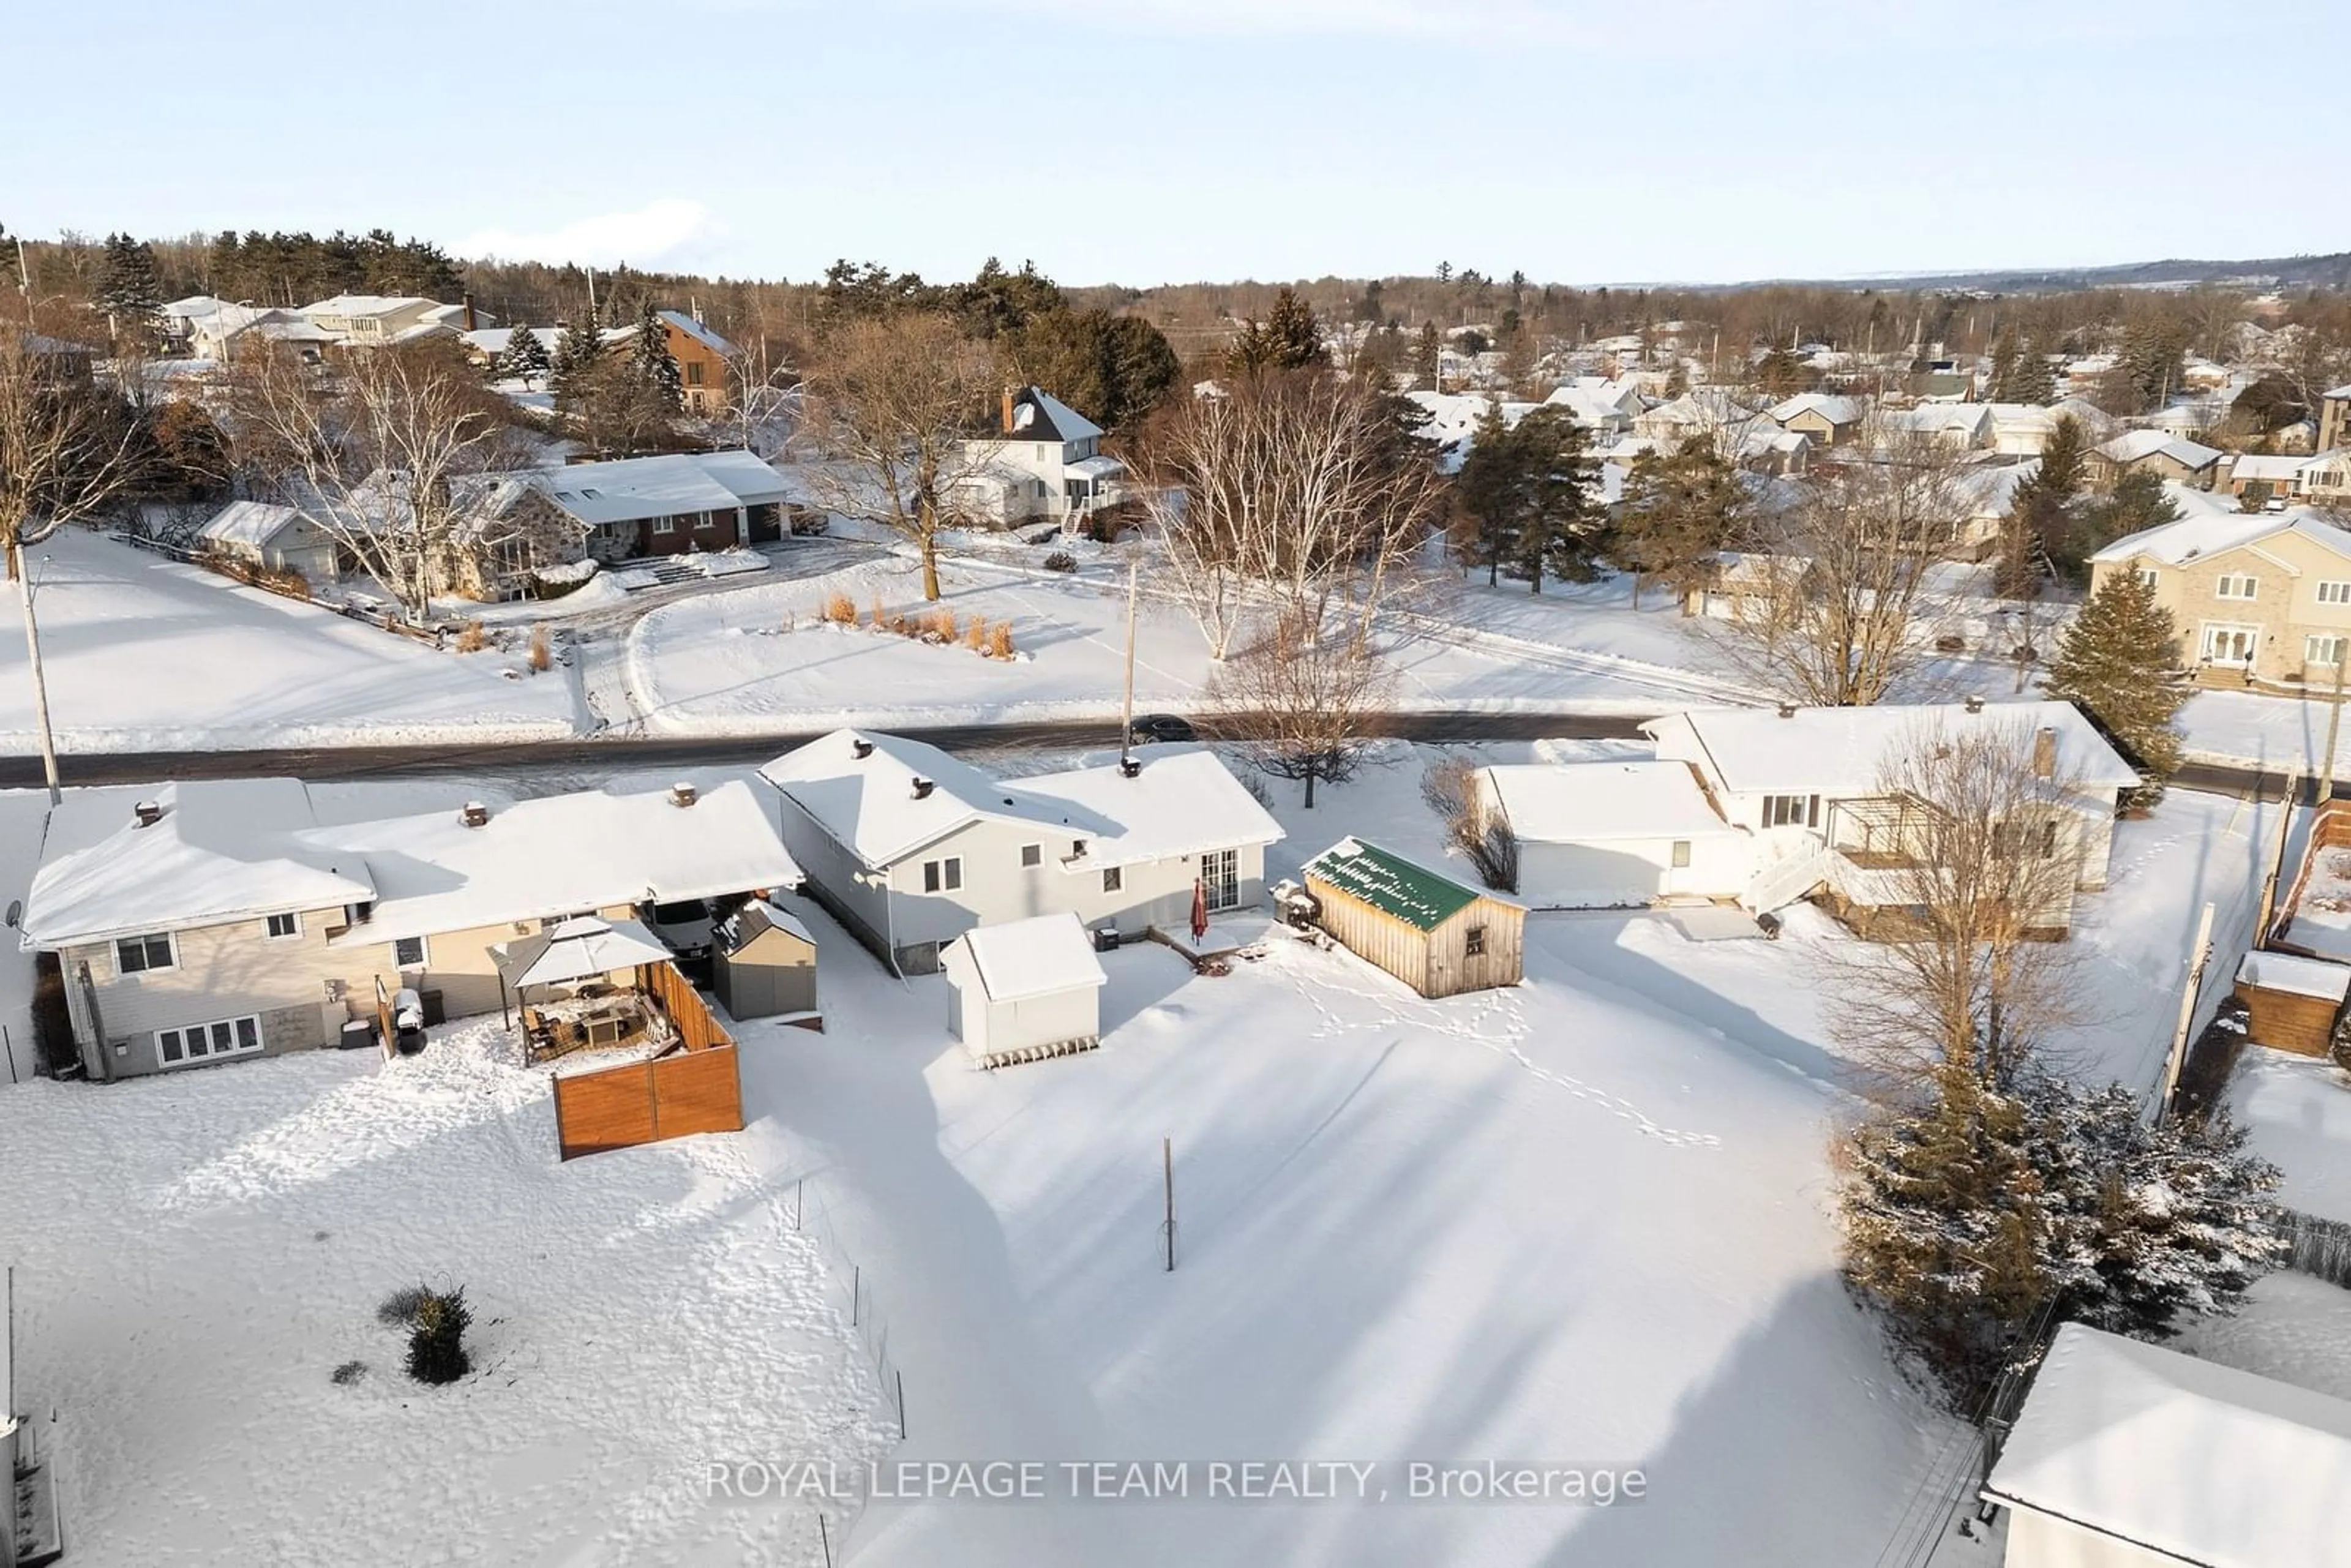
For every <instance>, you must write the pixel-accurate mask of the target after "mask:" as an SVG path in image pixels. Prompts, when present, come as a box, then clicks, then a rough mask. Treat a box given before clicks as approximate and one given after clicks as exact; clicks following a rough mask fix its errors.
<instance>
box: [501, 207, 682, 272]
mask: <svg viewBox="0 0 2351 1568" xmlns="http://www.w3.org/2000/svg"><path fill="white" fill-rule="evenodd" d="M718 234H719V228H718V225H716V223H714V222H713V221H712V219H711V216H710V209H709V208H708V207H705V206H704V205H703V204H701V203H700V202H695V201H688V200H686V199H684V197H678V196H665V197H664V198H662V199H661V200H660V201H656V202H650V203H647V204H645V205H644V206H642V207H639V208H638V209H637V210H636V211H634V212H628V213H599V214H596V215H594V216H592V217H585V218H575V219H573V220H572V221H571V222H569V223H568V224H559V225H557V226H556V227H554V228H551V229H547V230H544V231H542V232H539V233H535V234H524V233H518V232H517V231H515V230H513V229H483V230H480V231H479V232H477V233H475V234H470V235H466V236H465V238H464V239H461V240H459V241H458V242H457V245H456V246H455V249H456V253H457V254H458V255H459V256H496V257H498V258H499V259H501V260H506V261H575V262H579V263H581V264H582V265H585V266H590V267H611V266H612V265H614V264H615V263H618V262H622V261H625V262H627V263H629V264H630V265H631V266H632V267H651V266H653V265H655V264H656V263H662V262H679V261H683V260H684V259H686V257H687V255H688V253H690V252H693V251H695V250H698V249H699V248H701V247H702V246H704V245H705V244H706V243H707V242H708V241H710V240H713V239H715V238H716V237H717V236H718Z"/></svg>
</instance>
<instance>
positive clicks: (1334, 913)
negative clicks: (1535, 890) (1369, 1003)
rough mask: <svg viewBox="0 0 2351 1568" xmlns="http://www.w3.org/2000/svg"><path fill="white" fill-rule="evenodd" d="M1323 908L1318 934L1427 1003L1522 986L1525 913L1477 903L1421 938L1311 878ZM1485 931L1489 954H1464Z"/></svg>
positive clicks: (1488, 902) (1509, 906) (1488, 901)
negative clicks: (1477, 929)
mask: <svg viewBox="0 0 2351 1568" xmlns="http://www.w3.org/2000/svg"><path fill="white" fill-rule="evenodd" d="M1306 884H1307V889H1308V891H1310V892H1311V893H1312V894H1314V896H1315V898H1316V899H1317V900H1319V901H1320V903H1321V904H1322V917H1321V924H1322V929H1323V930H1325V931H1327V932H1329V933H1330V934H1331V935H1332V936H1335V937H1337V938H1338V939H1339V941H1340V943H1341V944H1342V945H1343V946H1345V947H1346V949H1347V950H1348V951H1349V952H1351V953H1353V954H1354V955H1355V956H1357V957H1359V958H1362V959H1363V960H1364V962H1366V963H1368V964H1372V965H1375V966H1376V967H1380V968H1382V969H1384V970H1386V971H1387V972H1388V973H1389V974H1391V975H1394V976H1395V977H1396V978H1397V979H1399V980H1402V981H1403V982H1404V983H1405V985H1407V986H1410V987H1411V988H1413V989H1414V990H1416V991H1418V992H1419V993H1420V994H1421V995H1422V996H1424V997H1449V996H1453V995H1455V994H1456V993H1458V992H1461V991H1477V990H1484V989H1485V988H1488V987H1490V986H1514V985H1517V984H1518V983H1519V979H1520V975H1521V973H1522V971H1523V966H1524V962H1525V936H1526V911H1524V910H1522V909H1520V908H1519V907H1518V906H1517V905H1515V904H1503V903H1500V902H1499V901H1497V900H1494V899H1490V898H1480V899H1479V900H1478V902H1477V903H1475V904H1470V905H1469V906H1468V908H1466V909H1463V910H1461V911H1460V912H1459V913H1458V914H1457V915H1454V916H1453V917H1452V918H1451V919H1450V920H1447V921H1446V922H1445V923H1444V924H1443V925H1439V926H1438V927H1437V929H1436V930H1434V931H1428V932H1424V931H1421V930H1420V929H1418V928H1417V927H1416V926H1414V925H1410V924H1409V923H1407V922H1405V921H1402V920H1398V919H1397V918H1396V917H1395V916H1394V915H1388V914H1386V913H1384V912H1383V911H1381V910H1379V909H1377V908H1375V907H1374V906H1373V905H1372V904H1367V903H1365V902H1364V900H1362V899H1360V898H1357V897H1356V896H1355V895H1354V894H1351V893H1348V892H1346V891H1345V890H1343V889H1342V888H1339V887H1335V886H1333V885H1332V884H1331V883H1327V882H1324V881H1323V880H1322V878H1320V877H1318V876H1314V875H1312V874H1311V873H1310V874H1309V875H1308V877H1307V879H1306ZM1474 925H1483V926H1484V927H1485V929H1486V951H1485V952H1484V953H1483V954H1481V955H1479V956H1477V957H1471V956H1468V953H1467V951H1466V948H1467V946H1468V937H1469V929H1470V927H1471V926H1474Z"/></svg>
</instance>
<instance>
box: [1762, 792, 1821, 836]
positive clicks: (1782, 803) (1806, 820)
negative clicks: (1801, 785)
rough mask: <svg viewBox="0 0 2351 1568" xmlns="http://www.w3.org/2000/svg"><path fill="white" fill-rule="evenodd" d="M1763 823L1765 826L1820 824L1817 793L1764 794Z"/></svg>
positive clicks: (1810, 826)
mask: <svg viewBox="0 0 2351 1568" xmlns="http://www.w3.org/2000/svg"><path fill="white" fill-rule="evenodd" d="M1763 825H1764V826H1765V827H1767V828H1817V827H1819V826H1820V825H1821V798H1820V797H1819V796H1818V795H1766V796H1764V797H1763Z"/></svg>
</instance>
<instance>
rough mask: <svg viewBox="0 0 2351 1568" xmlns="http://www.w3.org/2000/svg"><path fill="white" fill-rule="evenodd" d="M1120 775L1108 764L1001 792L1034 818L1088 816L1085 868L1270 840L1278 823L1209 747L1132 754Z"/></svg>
mask: <svg viewBox="0 0 2351 1568" xmlns="http://www.w3.org/2000/svg"><path fill="white" fill-rule="evenodd" d="M1135 762H1136V765H1137V771H1136V772H1135V775H1134V777H1133V778H1132V779H1130V778H1128V777H1127V776H1126V774H1125V772H1124V771H1123V769H1121V768H1119V766H1118V765H1117V764H1116V763H1112V764H1110V765H1109V766H1107V767H1102V768H1079V769H1077V770H1075V771H1074V772H1069V773H1046V774H1040V775H1038V776H1037V777H1034V778H1029V779H1013V780H1012V781H1011V782H1009V783H1008V784H1007V785H1006V786H1005V789H1006V790H1007V791H1008V792H1009V793H1010V794H1012V795H1014V796H1015V797H1016V798H1018V799H1019V800H1022V801H1023V803H1024V804H1025V805H1026V806H1027V807H1028V808H1029V810H1027V811H1026V812H1025V813H1024V814H1025V815H1028V816H1029V818H1030V819H1031V820H1035V819H1037V818H1039V817H1040V816H1043V815H1045V814H1046V813H1049V812H1051V811H1053V810H1062V811H1065V812H1067V813H1068V816H1067V817H1066V818H1065V821H1069V822H1071V823H1073V824H1074V823H1076V822H1081V821H1091V822H1092V823H1093V824H1094V827H1095V831H1096V833H1097V834H1098V836H1097V837H1096V839H1095V841H1094V843H1093V845H1092V848H1090V849H1089V850H1088V851H1087V861H1088V863H1089V864H1090V865H1092V866H1113V865H1133V864H1135V863H1137V862H1143V861H1154V860H1166V859H1168V858H1170V857H1172V856H1175V855H1191V854H1199V853H1202V852H1206V851H1209V850H1227V849H1238V848H1239V847H1240V846H1242V845H1244V844H1270V843H1274V842H1277V841H1280V838H1281V825H1280V823H1279V822H1276V821H1274V820H1273V818H1272V817H1271V816H1270V815H1268V814H1267V812H1266V809H1265V808H1264V807H1262V806H1260V805H1259V804H1258V803H1257V798H1256V797H1255V796H1253V795H1251V794H1250V793H1249V791H1248V790H1247V789H1243V788H1242V787H1241V783H1240V780H1239V779H1235V778H1234V777H1233V776H1232V773H1231V770H1230V769H1228V768H1226V767H1225V765H1224V763H1223V762H1222V761H1221V760H1220V759H1219V758H1217V755H1216V753H1214V752H1212V751H1175V752H1165V753H1162V754H1160V755H1158V756H1146V757H1137V758H1135Z"/></svg>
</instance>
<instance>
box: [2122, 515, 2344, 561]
mask: <svg viewBox="0 0 2351 1568" xmlns="http://www.w3.org/2000/svg"><path fill="white" fill-rule="evenodd" d="M2279 534H2300V535H2301V536H2302V537H2303V538H2306V539H2308V540H2310V541H2311V542H2312V543H2313V544H2316V545H2320V546H2323V547H2325V549H2330V550H2333V551H2334V552H2335V553H2336V554H2337V555H2341V556H2345V557H2351V532H2346V531H2345V530H2343V529H2342V528H2336V527H2335V525H2334V524H2332V523H2328V522H2322V521H2320V520H2319V519H2318V518H2316V517H2312V516H2311V515H2310V514H2308V513H2307V512H2304V513H2297V514H2295V515H2294V516H2291V517H2288V516H2283V515H2279V514H2275V513H2262V512H2239V511H2224V510H2222V509H2220V507H2208V508H2207V509H2204V510H2201V511H2199V512H2195V513H2191V514H2190V515H2189V516H2188V517H2181V518H2179V520H2177V521H2176V522H2169V523H2158V525H2157V526H2155V527H2154V528H2141V529H2140V530H2139V531H2138V532H2137V533H2135V534H2125V535H2124V536H2123V537H2122V538H2118V539H2116V541H2115V542H2114V543H2112V544H2110V545H2108V546H2106V547H2105V549H2101V550H2099V551H2098V552H2097V553H2096V554H2095V555H2093V556H2092V557H2090V559H2091V560H2092V561H2094V562H2095V561H2121V560H2137V559H2142V558H2144V559H2149V560H2157V561H2161V562H2162V563H2163V564H2164V565H2166V566H2186V565H2187V564H2188V563H2189V561H2192V560H2200V559H2204V558H2206V557H2208V556H2214V555H2219V554H2220V553H2222V552H2223V551H2226V550H2232V549H2242V548H2243V547H2244V546H2246V545H2251V544H2259V543H2260V542H2261V541H2262V540H2263V539H2266V538H2274V537H2275V536H2277V535H2279Z"/></svg>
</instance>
